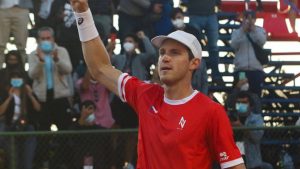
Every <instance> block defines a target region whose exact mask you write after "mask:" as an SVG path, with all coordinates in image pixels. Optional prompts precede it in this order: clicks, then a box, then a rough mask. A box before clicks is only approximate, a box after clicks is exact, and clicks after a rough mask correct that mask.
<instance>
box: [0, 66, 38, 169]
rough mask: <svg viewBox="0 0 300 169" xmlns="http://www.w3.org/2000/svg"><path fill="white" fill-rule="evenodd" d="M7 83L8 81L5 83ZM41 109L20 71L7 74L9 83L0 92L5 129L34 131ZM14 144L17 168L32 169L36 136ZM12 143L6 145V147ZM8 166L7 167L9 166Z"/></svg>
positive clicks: (1, 112)
mask: <svg viewBox="0 0 300 169" xmlns="http://www.w3.org/2000/svg"><path fill="white" fill-rule="evenodd" d="M6 84H8V83H6ZM40 110H41V105H40V103H39V102H38V100H37V98H36V97H35V95H34V93H33V92H32V89H31V87H30V86H29V85H28V83H27V81H26V78H25V77H24V76H23V73H22V72H17V71H12V72H10V74H9V85H6V86H5V88H4V89H2V90H1V93H0V116H1V117H3V118H4V119H5V126H6V127H5V128H6V129H5V130H6V131H34V130H35V125H36V122H37V121H36V113H37V112H39V111H40ZM8 142H9V143H8V144H15V146H16V152H11V151H9V150H7V152H9V153H14V154H15V156H14V157H15V159H12V158H10V160H13V161H14V162H15V163H16V164H17V168H24V169H32V168H33V158H34V155H35V148H36V138H35V136H26V137H25V138H24V139H17V140H16V143H13V142H10V141H8ZM11 146H12V145H6V148H8V147H11ZM11 167H12V166H10V167H9V168H11Z"/></svg>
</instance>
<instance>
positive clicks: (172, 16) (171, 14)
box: [170, 8, 183, 19]
mask: <svg viewBox="0 0 300 169" xmlns="http://www.w3.org/2000/svg"><path fill="white" fill-rule="evenodd" d="M178 13H182V14H183V10H182V9H181V8H173V9H172V11H171V13H170V17H171V19H174V18H175V16H176V14H178Z"/></svg>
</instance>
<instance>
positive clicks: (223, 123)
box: [208, 103, 244, 168]
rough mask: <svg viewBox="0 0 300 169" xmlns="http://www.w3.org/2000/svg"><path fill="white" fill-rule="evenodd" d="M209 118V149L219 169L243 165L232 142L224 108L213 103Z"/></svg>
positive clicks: (238, 152) (230, 129) (231, 134)
mask: <svg viewBox="0 0 300 169" xmlns="http://www.w3.org/2000/svg"><path fill="white" fill-rule="evenodd" d="M210 116H211V117H210V122H209V125H208V126H209V127H208V128H209V129H208V130H209V132H208V135H209V147H210V148H211V152H212V154H213V156H214V157H215V160H216V161H218V162H219V163H220V165H221V168H229V167H233V166H236V165H238V164H241V163H244V161H243V158H242V157H241V154H240V151H239V149H238V148H237V146H236V144H235V142H234V139H233V131H232V128H231V125H230V122H229V119H228V116H227V115H226V113H225V111H224V108H223V107H222V106H221V105H219V104H216V103H215V105H214V106H213V111H212V113H211V114H210Z"/></svg>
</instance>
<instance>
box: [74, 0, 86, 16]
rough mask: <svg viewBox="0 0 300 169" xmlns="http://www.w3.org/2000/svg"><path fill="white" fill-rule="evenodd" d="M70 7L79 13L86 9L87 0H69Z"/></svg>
mask: <svg viewBox="0 0 300 169" xmlns="http://www.w3.org/2000/svg"><path fill="white" fill-rule="evenodd" d="M70 3H71V5H72V8H73V10H74V11H75V12H77V13H81V12H85V11H87V10H88V8H89V5H88V0H70Z"/></svg>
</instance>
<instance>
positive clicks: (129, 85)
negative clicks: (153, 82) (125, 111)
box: [118, 73, 146, 110]
mask: <svg viewBox="0 0 300 169" xmlns="http://www.w3.org/2000/svg"><path fill="white" fill-rule="evenodd" d="M144 85H146V84H145V83H144V82H143V81H140V80H139V79H137V78H135V77H132V76H129V75H128V74H127V73H123V74H121V75H120V77H119V79H118V93H119V97H120V99H121V100H122V101H123V102H127V103H128V104H129V105H130V106H131V107H133V108H134V109H135V110H137V109H136V108H137V100H138V97H139V95H141V89H142V88H143V86H144Z"/></svg>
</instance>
